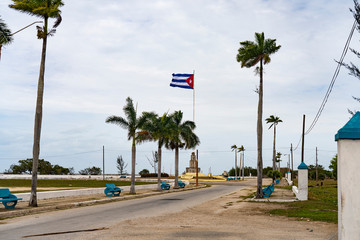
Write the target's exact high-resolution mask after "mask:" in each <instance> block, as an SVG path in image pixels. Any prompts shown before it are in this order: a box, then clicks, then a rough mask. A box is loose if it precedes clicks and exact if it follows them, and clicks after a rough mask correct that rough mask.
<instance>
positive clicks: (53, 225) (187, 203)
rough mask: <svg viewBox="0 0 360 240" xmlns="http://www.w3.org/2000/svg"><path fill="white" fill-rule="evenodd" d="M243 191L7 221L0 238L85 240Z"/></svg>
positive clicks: (217, 188)
mask: <svg viewBox="0 0 360 240" xmlns="http://www.w3.org/2000/svg"><path fill="white" fill-rule="evenodd" d="M243 187H245V186H244V185H240V184H239V185H237V184H236V185H233V184H232V185H214V186H212V187H209V188H203V189H198V190H192V191H184V192H174V193H169V194H162V195H157V196H152V197H146V198H139V199H133V200H126V201H119V202H113V203H108V204H103V205H95V206H88V207H82V208H75V209H68V210H62V211H57V212H50V213H46V214H37V215H31V216H26V217H20V218H14V219H7V220H3V221H1V222H0V223H1V224H0V238H1V239H7V240H11V239H24V238H26V239H46V240H47V239H56V240H60V239H71V238H73V237H79V236H81V234H82V232H85V231H96V230H99V229H102V228H108V227H110V226H113V225H115V224H118V223H119V222H121V221H124V220H128V219H134V218H139V217H153V216H159V215H163V214H166V213H174V212H180V211H182V210H184V209H186V208H190V207H193V206H195V205H197V204H201V203H204V202H206V201H209V200H212V199H215V198H217V197H220V196H222V195H227V194H229V193H231V192H234V191H236V190H239V189H241V188H243Z"/></svg>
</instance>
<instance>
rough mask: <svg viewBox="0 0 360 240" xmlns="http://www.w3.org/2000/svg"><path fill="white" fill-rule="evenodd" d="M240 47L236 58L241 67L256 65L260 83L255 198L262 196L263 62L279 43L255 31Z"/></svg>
mask: <svg viewBox="0 0 360 240" xmlns="http://www.w3.org/2000/svg"><path fill="white" fill-rule="evenodd" d="M240 45H241V47H240V48H239V50H238V54H237V56H236V60H237V61H238V62H241V67H247V68H250V67H253V66H255V65H257V64H258V63H259V64H260V66H259V67H256V71H257V72H258V73H259V75H260V84H259V88H258V90H257V93H258V94H259V103H258V117H257V151H258V157H257V189H256V198H263V193H262V170H263V161H262V131H263V127H262V114H263V64H267V63H270V60H271V59H270V55H271V54H274V53H276V52H277V51H278V50H279V49H280V47H281V46H280V45H278V46H277V45H276V39H265V36H264V33H255V42H252V41H244V42H240Z"/></svg>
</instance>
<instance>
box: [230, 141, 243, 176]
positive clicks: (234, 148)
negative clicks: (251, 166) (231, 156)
mask: <svg viewBox="0 0 360 240" xmlns="http://www.w3.org/2000/svg"><path fill="white" fill-rule="evenodd" d="M231 149H232V150H231V151H232V152H233V151H235V168H234V171H235V175H234V176H235V179H237V168H238V167H237V150H238V147H237V146H236V145H235V144H234V145H232V146H231ZM240 165H241V163H240ZM239 173H240V172H239ZM230 176H231V175H230Z"/></svg>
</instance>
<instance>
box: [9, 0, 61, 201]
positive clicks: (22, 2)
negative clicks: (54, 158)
mask: <svg viewBox="0 0 360 240" xmlns="http://www.w3.org/2000/svg"><path fill="white" fill-rule="evenodd" d="M12 1H13V4H10V5H9V7H10V8H13V9H15V10H18V11H20V12H23V13H27V14H29V15H32V16H36V17H40V18H42V19H43V21H44V26H43V27H39V26H37V37H38V39H42V40H43V42H42V53H41V63H40V73H39V80H38V90H37V99H36V111H35V124H34V144H33V159H34V161H33V171H32V183H31V195H30V201H29V206H33V207H36V206H37V196H36V186H37V169H38V164H39V154H40V135H41V122H42V106H43V97H44V75H45V58H46V45H47V37H48V36H53V35H54V34H55V32H56V30H55V28H57V27H58V26H59V25H60V23H61V15H60V13H61V11H60V7H62V6H64V3H63V2H62V0H36V1H35V0H34V1H29V0H12ZM49 18H56V21H55V23H54V25H53V28H52V29H51V30H50V31H48V20H49Z"/></svg>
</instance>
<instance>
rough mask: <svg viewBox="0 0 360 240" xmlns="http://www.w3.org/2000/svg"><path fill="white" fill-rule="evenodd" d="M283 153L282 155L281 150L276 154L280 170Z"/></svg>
mask: <svg viewBox="0 0 360 240" xmlns="http://www.w3.org/2000/svg"><path fill="white" fill-rule="evenodd" d="M281 155H282V153H281V152H277V153H276V156H275V161H276V162H277V163H278V167H277V168H278V171H280V162H281V161H282V160H281Z"/></svg>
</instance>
